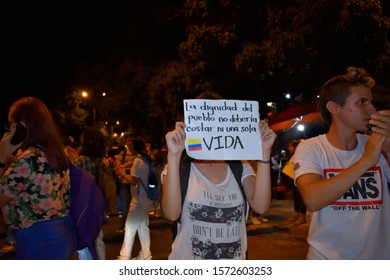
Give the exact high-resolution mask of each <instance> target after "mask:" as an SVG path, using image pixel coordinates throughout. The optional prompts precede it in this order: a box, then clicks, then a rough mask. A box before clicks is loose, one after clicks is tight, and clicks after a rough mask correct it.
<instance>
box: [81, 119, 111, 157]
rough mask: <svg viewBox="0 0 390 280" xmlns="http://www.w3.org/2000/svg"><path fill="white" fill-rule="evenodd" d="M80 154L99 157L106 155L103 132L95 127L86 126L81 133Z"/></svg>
mask: <svg viewBox="0 0 390 280" xmlns="http://www.w3.org/2000/svg"><path fill="white" fill-rule="evenodd" d="M80 144H81V146H80V152H79V155H80V156H87V157H90V158H94V159H96V158H101V157H104V156H105V155H106V139H105V138H104V134H103V133H102V132H101V131H100V130H99V129H97V128H95V127H88V128H86V129H85V130H84V132H83V133H82V134H81V138H80Z"/></svg>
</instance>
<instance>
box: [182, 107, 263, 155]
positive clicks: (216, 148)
mask: <svg viewBox="0 0 390 280" xmlns="http://www.w3.org/2000/svg"><path fill="white" fill-rule="evenodd" d="M259 121H260V120H259V104H258V102H257V101H244V100H226V99H219V100H211V99H185V100H184V122H185V124H186V128H185V132H186V145H185V146H186V151H187V154H188V155H189V156H190V157H192V158H195V159H213V160H258V159H262V150H261V139H260V131H259Z"/></svg>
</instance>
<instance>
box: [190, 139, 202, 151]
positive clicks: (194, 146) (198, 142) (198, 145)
mask: <svg viewBox="0 0 390 280" xmlns="http://www.w3.org/2000/svg"><path fill="white" fill-rule="evenodd" d="M187 144H188V150H189V151H200V150H202V138H191V139H188V140H187Z"/></svg>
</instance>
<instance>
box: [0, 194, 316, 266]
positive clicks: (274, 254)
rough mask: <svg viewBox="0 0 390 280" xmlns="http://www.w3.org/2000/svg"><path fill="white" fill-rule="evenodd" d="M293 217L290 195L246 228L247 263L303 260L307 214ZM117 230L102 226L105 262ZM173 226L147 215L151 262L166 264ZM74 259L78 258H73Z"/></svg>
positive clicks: (115, 221) (3, 252) (115, 223)
mask: <svg viewBox="0 0 390 280" xmlns="http://www.w3.org/2000/svg"><path fill="white" fill-rule="evenodd" d="M292 213H293V201H292V198H291V193H289V192H287V193H286V195H285V198H284V199H279V200H273V201H272V202H271V206H270V208H269V210H268V211H267V213H265V214H264V218H266V219H268V221H267V222H262V223H260V224H248V225H247V233H248V259H250V260H304V259H305V258H306V253H307V249H308V245H307V242H306V236H307V232H308V228H309V223H310V214H309V213H308V214H307V216H306V218H307V222H306V224H302V225H292V224H291V223H288V222H287V219H288V218H289V217H290V216H291V215H292ZM119 226H120V218H119V217H118V216H113V217H110V218H109V220H108V223H107V224H105V225H104V226H103V232H104V241H105V244H106V259H107V260H115V259H116V258H117V256H118V254H119V251H120V248H121V245H122V241H123V233H120V232H117V229H118V228H119ZM172 227H173V224H172V223H171V222H169V221H167V220H166V219H164V218H163V217H156V216H154V215H152V214H151V215H150V229H151V230H150V234H151V251H152V255H153V259H154V260H166V259H167V258H168V255H169V253H170V250H171V244H172ZM3 242H4V232H3V231H2V228H1V226H0V244H3ZM139 250H140V244H139V241H138V238H137V237H136V240H135V243H134V246H133V257H136V256H137V255H138V252H139ZM13 256H14V251H13V250H7V248H3V249H0V259H3V260H4V259H11V260H12V259H13ZM74 259H77V255H75V256H74Z"/></svg>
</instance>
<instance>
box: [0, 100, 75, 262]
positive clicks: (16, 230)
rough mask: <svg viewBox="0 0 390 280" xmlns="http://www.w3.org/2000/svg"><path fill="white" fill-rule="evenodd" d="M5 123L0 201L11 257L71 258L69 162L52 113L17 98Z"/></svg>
mask: <svg viewBox="0 0 390 280" xmlns="http://www.w3.org/2000/svg"><path fill="white" fill-rule="evenodd" d="M8 129H9V132H6V133H5V134H4V135H3V138H2V139H1V141H0V206H1V207H2V213H3V217H4V221H5V222H6V223H7V224H8V226H9V227H10V228H12V230H13V234H14V236H15V240H16V254H15V258H16V259H18V260H33V259H40V260H49V259H58V260H66V259H70V258H71V257H72V256H73V254H74V253H75V250H76V231H75V227H74V222H73V219H72V218H71V215H70V214H69V213H70V187H71V186H70V177H69V165H68V159H67V157H66V155H65V152H64V144H63V142H62V137H61V135H60V133H59V132H58V130H57V127H56V125H55V123H54V120H53V118H52V115H51V114H50V112H49V110H48V108H47V107H46V105H45V104H44V103H43V102H42V101H41V100H39V99H37V98H34V97H25V98H21V99H19V100H17V101H16V102H14V103H13V104H12V106H11V108H10V110H9V114H8ZM16 151H17V154H16V156H15V157H14V158H13V159H12V160H11V161H8V159H9V158H10V157H11V155H12V154H13V153H14V152H16Z"/></svg>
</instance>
